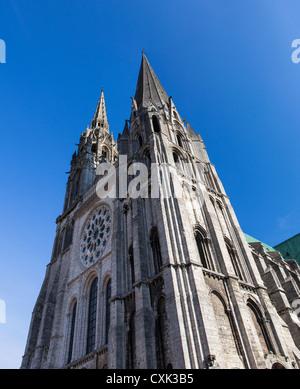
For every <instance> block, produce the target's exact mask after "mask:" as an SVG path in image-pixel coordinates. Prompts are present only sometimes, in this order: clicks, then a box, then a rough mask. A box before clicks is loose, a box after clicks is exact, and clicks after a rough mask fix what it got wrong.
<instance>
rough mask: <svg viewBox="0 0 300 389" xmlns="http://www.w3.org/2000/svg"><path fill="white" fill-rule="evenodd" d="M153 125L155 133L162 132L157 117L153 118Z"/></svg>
mask: <svg viewBox="0 0 300 389" xmlns="http://www.w3.org/2000/svg"><path fill="white" fill-rule="evenodd" d="M152 124H153V130H154V132H160V125H159V120H158V118H157V116H155V115H153V116H152Z"/></svg>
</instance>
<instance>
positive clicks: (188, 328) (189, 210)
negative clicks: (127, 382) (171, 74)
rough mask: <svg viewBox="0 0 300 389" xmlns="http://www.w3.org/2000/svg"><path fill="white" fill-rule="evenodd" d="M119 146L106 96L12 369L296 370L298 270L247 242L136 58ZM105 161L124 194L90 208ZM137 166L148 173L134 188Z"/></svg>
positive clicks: (80, 157) (200, 151)
mask: <svg viewBox="0 0 300 389" xmlns="http://www.w3.org/2000/svg"><path fill="white" fill-rule="evenodd" d="M117 144H118V150H117V149H116V147H117V146H116V142H115V141H114V140H113V137H112V134H111V133H110V132H109V127H108V121H107V116H106V110H105V102H104V95H103V92H102V93H101V97H100V100H99V103H98V106H97V109H96V112H95V115H94V118H93V120H92V124H91V127H90V128H89V127H88V128H87V130H86V131H85V132H84V133H83V134H82V135H81V138H80V143H79V145H78V152H77V153H75V154H74V156H73V158H72V162H71V171H70V175H69V180H68V183H67V190H66V197H65V203H64V209H63V213H62V215H61V216H59V217H58V218H57V232H56V238H55V242H54V248H53V253H52V258H51V261H50V263H49V264H48V266H47V270H46V275H45V280H44V283H43V285H42V288H41V291H40V294H39V296H38V299H37V302H36V305H35V307H34V311H33V314H32V321H31V325H30V329H29V334H28V340H27V345H26V350H25V354H24V356H23V361H22V366H21V367H22V368H24V369H30V368H45V369H51V368H93V369H94V368H99V369H101V368H128V369H138V368H146V369H149V368H173V369H184V368H195V369H199V368H205V369H213V368H222V369H231V368H238V369H244V368H250V369H257V368H261V369H265V368H272V367H279V368H290V369H294V368H299V363H300V352H299V347H300V346H299V321H298V322H297V317H296V315H295V312H293V310H292V307H291V304H292V302H293V301H294V300H295V299H296V298H298V297H299V289H298V288H299V279H300V278H299V267H298V265H297V264H296V263H294V262H293V263H288V264H287V263H286V262H284V261H283V260H282V258H281V257H280V255H277V254H273V253H265V252H264V251H263V250H262V248H261V247H259V244H256V243H255V244H248V243H247V241H246V238H245V235H244V234H243V232H242V230H241V228H240V226H239V223H238V220H237V218H236V215H235V213H234V210H233V208H232V206H231V204H230V201H229V198H228V196H227V195H226V193H225V190H224V188H223V186H222V183H221V181H220V179H219V177H218V175H217V172H216V169H215V167H214V165H213V164H212V163H211V162H210V160H209V157H208V155H207V152H206V148H205V145H204V142H203V140H202V138H201V137H200V135H198V134H196V133H195V132H194V130H193V129H192V128H191V126H190V125H189V123H187V122H186V121H185V120H182V119H181V117H180V115H179V113H178V111H177V109H176V107H175V105H174V103H173V101H172V98H170V97H168V95H167V94H166V92H165V91H164V89H163V87H162V85H161V84H160V82H159V80H158V78H157V77H156V75H155V73H154V72H153V69H152V68H151V66H150V64H149V62H148V60H147V58H146V56H145V55H144V54H143V58H142V63H141V69H140V73H139V77H138V83H137V89H136V94H135V97H134V98H133V99H132V107H131V116H130V120H128V121H126V124H125V127H124V130H123V132H122V134H121V135H120V136H119V138H118V142H117ZM124 158H125V162H126V163H124V162H123V160H124ZM105 162H109V163H110V164H112V165H113V166H114V167H115V169H116V176H117V177H120V176H121V175H122V174H123V173H124V171H126V170H127V176H128V182H126V187H125V190H124V185H123V184H121V183H120V182H119V181H118V182H117V189H118V191H117V192H118V195H117V196H115V197H113V198H110V197H108V198H104V199H100V198H99V196H98V188H99V185H100V186H101V185H102V187H104V186H105V185H104V184H105V183H106V185H108V184H109V181H108V174H102V175H101V176H100V177H99V176H98V174H97V171H98V168H99V166H100V167H101V166H106V165H103V163H105ZM135 163H141V164H143V166H146V167H148V171H147V178H146V180H144V181H143V182H139V181H138V180H137V177H138V174H137V170H139V169H138V168H137V167H136V166H137V165H135ZM132 166H133V168H131V167H132ZM150 167H151V169H150ZM130 169H131V170H130ZM134 169H135V170H134ZM140 169H141V167H140ZM128 172H129V173H128ZM130 173H132V174H130ZM140 174H141V170H140ZM133 176H134V177H133ZM155 177H156V179H155ZM137 183H138V185H136V184H137ZM157 185H158V186H159V189H160V192H159V193H160V195H159V196H156V195H155V194H156V191H157ZM130 187H131V189H132V188H134V187H138V188H139V189H136V190H138V191H139V193H140V194H141V193H143V194H144V195H143V196H142V195H140V196H136V197H134V196H129V188H130ZM167 189H168V191H169V192H168V193H169V195H167V196H166V195H165V196H162V195H161V194H162V191H166V190H167ZM120 193H122V195H120ZM145 193H147V194H148V196H147V195H145ZM150 193H151V194H152V196H151V195H150ZM178 193H180V196H177V194H178ZM175 194H176V195H175Z"/></svg>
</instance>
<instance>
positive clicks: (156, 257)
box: [150, 227, 162, 273]
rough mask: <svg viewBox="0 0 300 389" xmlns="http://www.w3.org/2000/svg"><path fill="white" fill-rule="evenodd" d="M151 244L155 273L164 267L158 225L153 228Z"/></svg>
mask: <svg viewBox="0 0 300 389" xmlns="http://www.w3.org/2000/svg"><path fill="white" fill-rule="evenodd" d="M150 244H151V247H152V255H153V264H154V271H155V273H158V272H159V271H160V270H161V267H162V257H161V251H160V243H159V236H158V231H157V228H156V227H154V228H153V229H152V233H151V236H150Z"/></svg>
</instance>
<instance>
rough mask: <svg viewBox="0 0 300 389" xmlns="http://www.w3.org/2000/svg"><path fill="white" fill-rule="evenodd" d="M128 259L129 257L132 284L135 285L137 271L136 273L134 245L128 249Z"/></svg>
mask: <svg viewBox="0 0 300 389" xmlns="http://www.w3.org/2000/svg"><path fill="white" fill-rule="evenodd" d="M128 259H129V266H130V275H131V286H133V284H134V283H135V273H134V256H133V247H132V245H131V246H130V248H129V251H128Z"/></svg>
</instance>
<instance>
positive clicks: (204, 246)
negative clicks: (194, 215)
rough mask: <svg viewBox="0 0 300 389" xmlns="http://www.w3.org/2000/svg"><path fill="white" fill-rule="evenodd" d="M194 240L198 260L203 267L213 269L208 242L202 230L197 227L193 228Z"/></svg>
mask: <svg viewBox="0 0 300 389" xmlns="http://www.w3.org/2000/svg"><path fill="white" fill-rule="evenodd" d="M195 240H196V244H197V248H198V253H199V257H200V261H201V264H202V266H203V267H205V268H206V269H211V270H215V268H214V265H213V261H212V258H211V255H210V249H209V243H208V240H207V238H206V236H204V234H203V233H202V232H200V231H199V230H198V229H197V230H195Z"/></svg>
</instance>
